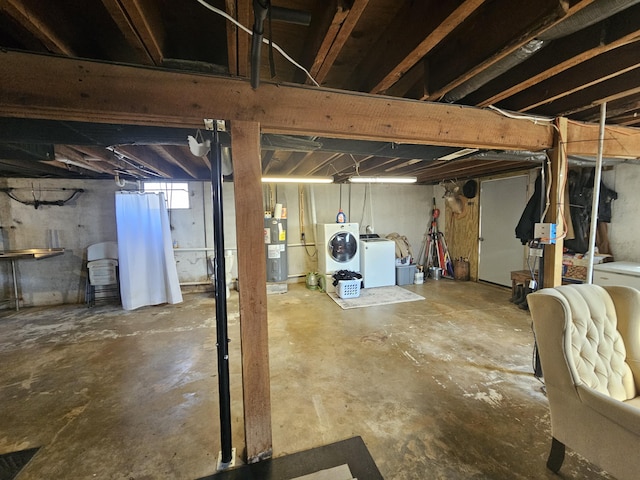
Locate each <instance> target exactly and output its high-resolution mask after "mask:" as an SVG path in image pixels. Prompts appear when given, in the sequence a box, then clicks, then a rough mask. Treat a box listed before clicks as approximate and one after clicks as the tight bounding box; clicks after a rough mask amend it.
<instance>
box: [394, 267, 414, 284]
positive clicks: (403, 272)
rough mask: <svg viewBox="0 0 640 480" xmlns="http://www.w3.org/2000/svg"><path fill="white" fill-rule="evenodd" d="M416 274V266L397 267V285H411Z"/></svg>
mask: <svg viewBox="0 0 640 480" xmlns="http://www.w3.org/2000/svg"><path fill="white" fill-rule="evenodd" d="M415 274H416V266H415V265H405V266H402V267H398V266H396V285H409V284H410V283H413V278H414V275H415Z"/></svg>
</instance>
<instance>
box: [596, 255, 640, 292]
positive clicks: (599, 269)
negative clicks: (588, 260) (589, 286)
mask: <svg viewBox="0 0 640 480" xmlns="http://www.w3.org/2000/svg"><path fill="white" fill-rule="evenodd" d="M593 283H595V284H596V285H623V286H626V287H633V288H636V289H638V290H640V263H633V262H609V263H600V264H598V265H594V266H593Z"/></svg>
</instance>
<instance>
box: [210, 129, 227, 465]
mask: <svg viewBox="0 0 640 480" xmlns="http://www.w3.org/2000/svg"><path fill="white" fill-rule="evenodd" d="M209 161H210V163H211V196H212V201H213V239H214V247H215V248H214V251H215V258H214V277H215V285H214V286H215V299H216V334H217V340H216V341H217V343H216V346H217V348H218V396H219V403H220V443H221V445H222V462H221V463H222V465H223V466H224V465H228V464H229V463H231V459H232V448H231V396H230V392H229V336H228V333H227V291H226V278H225V265H224V263H225V262H224V223H223V218H222V149H221V145H220V138H219V135H218V126H217V125H216V123H215V121H214V127H213V139H212V142H211V150H210V151H209Z"/></svg>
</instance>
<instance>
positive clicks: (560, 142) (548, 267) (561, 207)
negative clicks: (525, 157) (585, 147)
mask: <svg viewBox="0 0 640 480" xmlns="http://www.w3.org/2000/svg"><path fill="white" fill-rule="evenodd" d="M557 127H558V131H557V133H556V138H555V142H554V148H553V151H552V154H551V175H550V176H549V177H548V178H547V181H548V182H551V193H550V198H549V202H550V204H549V210H548V211H547V216H546V217H545V219H544V221H545V222H547V223H555V224H556V237H562V234H563V232H564V219H565V218H566V217H565V215H569V209H568V208H567V209H566V210H565V203H564V199H565V189H566V188H567V175H568V173H569V172H568V165H569V164H568V159H567V143H566V142H567V141H566V139H567V135H568V132H567V119H566V118H559V119H558V121H557ZM563 245H564V240H563V238H557V239H556V243H555V244H551V245H545V248H544V280H543V286H544V287H545V288H548V287H557V286H558V285H562V247H563Z"/></svg>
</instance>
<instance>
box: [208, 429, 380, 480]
mask: <svg viewBox="0 0 640 480" xmlns="http://www.w3.org/2000/svg"><path fill="white" fill-rule="evenodd" d="M345 466H347V469H346V470H345ZM336 467H337V468H336ZM337 472H339V473H340V474H343V473H345V472H349V474H351V476H352V478H355V479H361V480H363V479H366V480H382V475H381V474H380V471H379V470H378V467H377V466H376V464H375V462H374V461H373V458H371V454H370V453H369V450H367V446H366V445H365V444H364V441H363V440H362V438H361V437H353V438H349V439H348V440H342V441H340V442H336V443H332V444H330V445H324V446H322V447H318V448H312V449H311V450H305V451H304V452H298V453H293V454H291V455H286V456H284V457H278V458H273V459H270V460H265V461H263V462H258V463H253V464H251V465H242V466H240V467H236V468H232V469H230V470H226V471H224V472H218V473H216V474H213V475H211V476H208V477H203V478H201V479H200V480H295V479H299V478H300V477H302V479H304V480H307V479H309V480H316V478H317V479H324V478H326V477H324V476H323V475H326V474H327V473H337ZM314 474H317V476H316V475H314ZM331 478H341V477H335V476H334V477H331ZM348 478H351V477H348Z"/></svg>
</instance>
